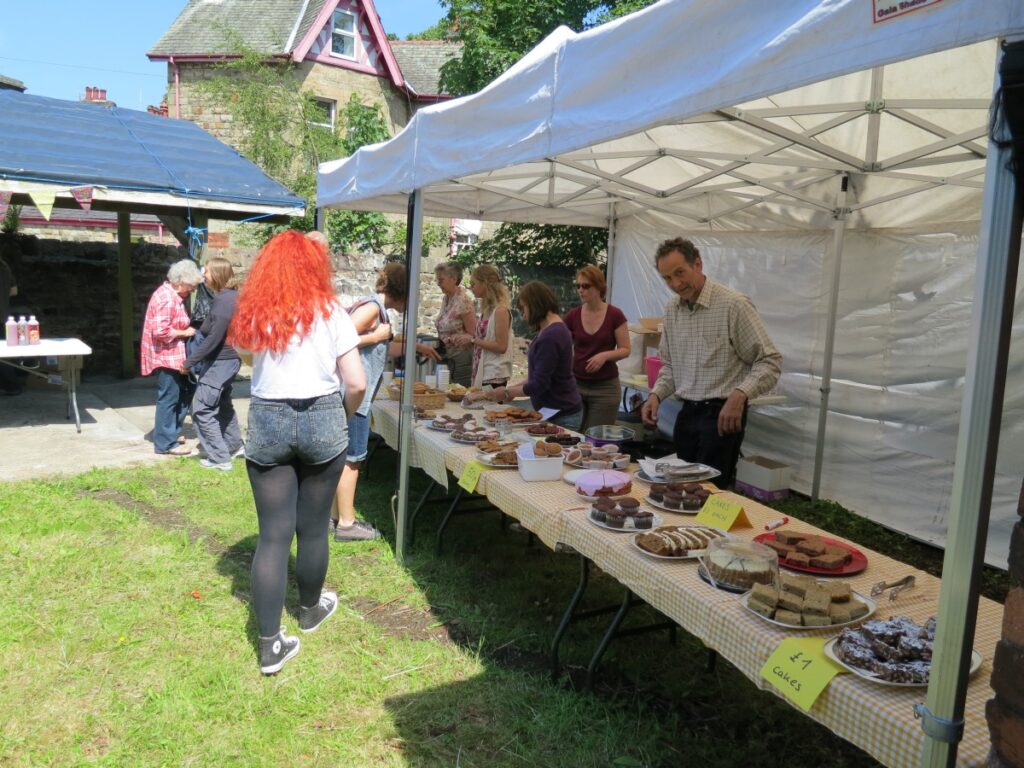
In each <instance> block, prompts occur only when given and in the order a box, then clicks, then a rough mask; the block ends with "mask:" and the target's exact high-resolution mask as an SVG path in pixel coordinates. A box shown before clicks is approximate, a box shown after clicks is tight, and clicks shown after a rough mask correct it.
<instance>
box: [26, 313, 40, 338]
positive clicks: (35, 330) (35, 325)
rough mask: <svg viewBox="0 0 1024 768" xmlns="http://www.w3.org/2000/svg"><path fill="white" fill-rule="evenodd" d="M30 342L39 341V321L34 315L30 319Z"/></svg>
mask: <svg viewBox="0 0 1024 768" xmlns="http://www.w3.org/2000/svg"><path fill="white" fill-rule="evenodd" d="M28 343H29V344H38V343H39V321H38V320H36V316H35V315H32V316H31V317H29V319H28Z"/></svg>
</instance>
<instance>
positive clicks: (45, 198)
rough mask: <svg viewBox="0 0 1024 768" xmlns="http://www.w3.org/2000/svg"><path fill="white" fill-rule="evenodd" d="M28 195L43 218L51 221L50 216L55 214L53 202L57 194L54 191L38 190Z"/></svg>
mask: <svg viewBox="0 0 1024 768" xmlns="http://www.w3.org/2000/svg"><path fill="white" fill-rule="evenodd" d="M28 194H29V197H31V198H32V203H33V204H34V205H35V207H36V208H38V209H39V212H40V213H41V214H43V218H44V219H46V220H47V221H49V220H50V214H52V213H53V201H54V200H55V199H56V198H57V193H56V192H55V191H54V190H52V189H36V190H33V191H31V192H29V193H28Z"/></svg>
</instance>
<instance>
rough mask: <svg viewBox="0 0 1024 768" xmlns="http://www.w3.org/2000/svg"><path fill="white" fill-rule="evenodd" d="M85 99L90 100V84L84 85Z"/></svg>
mask: <svg viewBox="0 0 1024 768" xmlns="http://www.w3.org/2000/svg"><path fill="white" fill-rule="evenodd" d="M85 100H86V101H92V86H91V85H87V86H85Z"/></svg>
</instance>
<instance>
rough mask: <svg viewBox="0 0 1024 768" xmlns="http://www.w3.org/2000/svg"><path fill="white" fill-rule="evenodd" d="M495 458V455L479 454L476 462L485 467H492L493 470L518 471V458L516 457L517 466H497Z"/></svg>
mask: <svg viewBox="0 0 1024 768" xmlns="http://www.w3.org/2000/svg"><path fill="white" fill-rule="evenodd" d="M513 453H514V451H513ZM494 456H495V454H493V453H477V457H476V460H477V461H479V462H480V463H481V464H483V465H484V466H485V467H490V468H491V469H516V468H518V466H519V464H518V461H519V457H518V456H517V457H516V462H517V463H516V464H495V463H494Z"/></svg>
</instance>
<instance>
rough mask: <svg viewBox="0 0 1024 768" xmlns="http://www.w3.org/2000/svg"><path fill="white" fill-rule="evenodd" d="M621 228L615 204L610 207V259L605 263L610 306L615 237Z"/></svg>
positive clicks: (606, 292)
mask: <svg viewBox="0 0 1024 768" xmlns="http://www.w3.org/2000/svg"><path fill="white" fill-rule="evenodd" d="M618 228H619V220H618V219H617V218H615V203H612V204H611V205H609V206H608V245H607V246H606V250H607V252H608V259H607V261H606V262H605V268H604V274H605V284H606V285H605V296H606V297H607V301H608V303H609V304H610V303H611V301H612V275H613V271H612V268H613V267H614V265H615V237H616V235H617V232H616V230H617V229H618Z"/></svg>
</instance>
